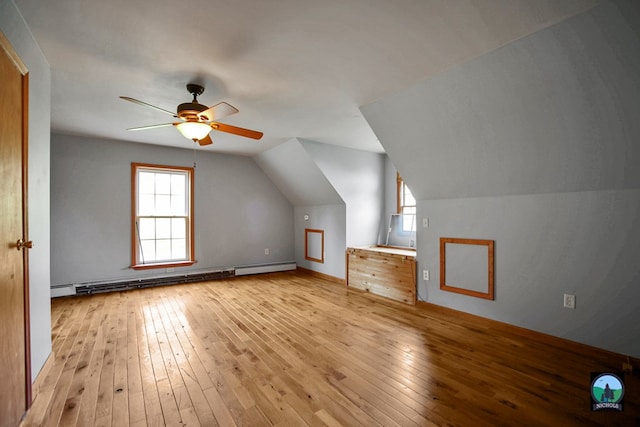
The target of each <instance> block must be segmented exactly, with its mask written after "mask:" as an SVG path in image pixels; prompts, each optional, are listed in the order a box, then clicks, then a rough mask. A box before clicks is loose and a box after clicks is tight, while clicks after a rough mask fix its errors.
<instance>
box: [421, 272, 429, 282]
mask: <svg viewBox="0 0 640 427" xmlns="http://www.w3.org/2000/svg"><path fill="white" fill-rule="evenodd" d="M422 280H429V270H422Z"/></svg>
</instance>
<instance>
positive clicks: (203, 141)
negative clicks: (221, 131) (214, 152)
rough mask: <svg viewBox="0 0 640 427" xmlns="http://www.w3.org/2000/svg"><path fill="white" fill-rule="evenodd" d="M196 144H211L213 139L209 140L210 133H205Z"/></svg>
mask: <svg viewBox="0 0 640 427" xmlns="http://www.w3.org/2000/svg"><path fill="white" fill-rule="evenodd" d="M198 144H200V145H211V144H213V141H212V140H211V135H207V136H205V137H204V138H202V139H201V140H199V141H198Z"/></svg>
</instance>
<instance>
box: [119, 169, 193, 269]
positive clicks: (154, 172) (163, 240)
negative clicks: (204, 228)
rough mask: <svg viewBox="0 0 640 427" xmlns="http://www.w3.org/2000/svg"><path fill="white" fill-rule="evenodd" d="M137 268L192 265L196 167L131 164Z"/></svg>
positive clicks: (133, 241)
mask: <svg viewBox="0 0 640 427" xmlns="http://www.w3.org/2000/svg"><path fill="white" fill-rule="evenodd" d="M131 187H132V189H131V194H132V197H131V206H132V233H131V237H132V239H131V240H132V242H131V248H132V249H131V252H132V255H131V259H132V261H131V264H132V268H134V269H145V268H166V267H172V266H185V265H191V264H193V263H194V262H195V261H194V259H193V247H194V246H193V168H184V167H173V166H158V165H147V164H141V163H132V164H131Z"/></svg>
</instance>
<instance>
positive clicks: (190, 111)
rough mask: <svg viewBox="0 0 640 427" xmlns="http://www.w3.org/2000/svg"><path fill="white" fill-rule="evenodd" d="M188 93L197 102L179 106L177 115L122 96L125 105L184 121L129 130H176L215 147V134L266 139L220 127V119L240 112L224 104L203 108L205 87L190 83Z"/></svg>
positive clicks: (232, 128)
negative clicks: (141, 107) (199, 97)
mask: <svg viewBox="0 0 640 427" xmlns="http://www.w3.org/2000/svg"><path fill="white" fill-rule="evenodd" d="M187 90H188V91H189V93H190V94H191V95H193V100H192V101H191V102H185V103H182V104H180V105H178V108H177V112H176V113H173V112H171V111H169V110H165V109H164V108H160V107H156V106H155V105H151V104H147V103H146V102H143V101H139V100H137V99H135V98H130V97H128V96H121V97H120V98H121V99H124V100H125V101H130V102H133V103H134V104H138V105H142V106H145V107H149V108H153V109H155V110H158V111H162V112H163V113H167V114H169V115H171V116H172V117H175V118H176V119H181V121H179V122H174V123H162V124H159V125H150V126H140V127H135V128H129V129H127V130H145V129H155V128H159V127H165V126H174V127H175V128H176V129H178V131H180V133H181V134H182V135H183V136H184V137H185V138H187V139H191V140H193V141H194V142H197V143H198V144H200V145H209V144H213V141H212V140H211V137H210V136H209V132H211V130H217V131H220V132H227V133H232V134H234V135H240V136H244V137H247V138H252V139H260V138H262V132H258V131H255V130H250V129H244V128H240V127H237V126H231V125H227V124H224V123H219V122H218V120H219V119H221V118H223V117H227V116H230V115H231V114H235V113H237V112H238V109H237V108H235V107H234V106H232V105H229V104H227V103H226V102H220V103H218V104H216V105H214V106H213V107H207V106H206V105H204V104H200V103H199V102H198V99H197V98H198V96H199V95H202V92H204V87H203V86H200V85H198V84H194V83H189V84H187Z"/></svg>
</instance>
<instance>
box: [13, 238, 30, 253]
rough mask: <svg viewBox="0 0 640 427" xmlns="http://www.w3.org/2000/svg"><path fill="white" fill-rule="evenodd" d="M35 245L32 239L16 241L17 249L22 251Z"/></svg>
mask: <svg viewBox="0 0 640 427" xmlns="http://www.w3.org/2000/svg"><path fill="white" fill-rule="evenodd" d="M32 247H33V242H32V241H31V240H27V241H25V240H24V239H18V241H17V242H16V249H17V250H19V251H21V250H22V249H25V248H26V249H31V248H32Z"/></svg>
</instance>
